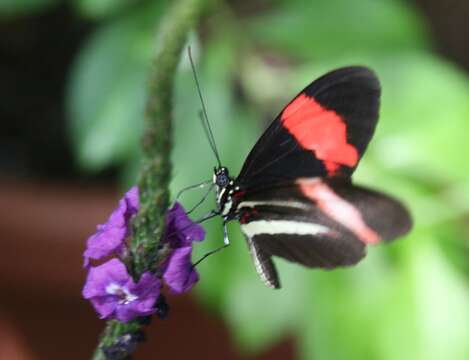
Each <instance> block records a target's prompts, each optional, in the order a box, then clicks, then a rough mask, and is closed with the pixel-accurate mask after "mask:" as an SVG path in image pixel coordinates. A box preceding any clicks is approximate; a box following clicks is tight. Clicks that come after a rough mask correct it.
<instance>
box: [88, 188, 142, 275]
mask: <svg viewBox="0 0 469 360" xmlns="http://www.w3.org/2000/svg"><path fill="white" fill-rule="evenodd" d="M138 209H139V198H138V187H136V186H134V187H132V188H131V189H130V190H129V191H128V192H127V193H126V194H125V195H124V197H123V198H122V199H121V200H120V201H119V206H118V207H117V209H115V210H114V211H113V212H112V214H111V215H110V216H109V218H108V220H107V222H106V223H105V224H103V225H98V227H97V231H96V233H95V234H93V235H91V236H90V237H89V238H88V241H87V246H86V250H85V252H84V253H83V257H84V267H88V266H89V263H90V259H93V260H99V259H102V258H104V257H107V256H110V255H113V254H118V253H120V252H122V249H123V247H124V242H125V239H126V237H127V236H128V235H129V233H130V221H131V218H132V216H133V215H135V214H136V213H137V212H138Z"/></svg>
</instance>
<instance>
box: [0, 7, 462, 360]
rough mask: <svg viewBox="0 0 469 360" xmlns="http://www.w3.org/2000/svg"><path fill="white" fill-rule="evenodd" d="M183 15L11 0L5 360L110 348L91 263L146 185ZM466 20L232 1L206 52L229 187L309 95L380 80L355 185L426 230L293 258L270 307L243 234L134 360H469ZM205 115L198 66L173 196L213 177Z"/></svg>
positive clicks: (184, 80) (189, 88) (2, 257)
mask: <svg viewBox="0 0 469 360" xmlns="http://www.w3.org/2000/svg"><path fill="white" fill-rule="evenodd" d="M170 3H171V2H170V1H150V0H73V1H59V0H0V117H1V120H0V121H1V122H0V129H1V131H0V204H1V206H0V233H1V251H0V294H1V296H0V359H12V360H30V359H63V358H66V359H86V358H89V356H90V354H91V352H92V351H93V348H94V346H95V344H96V342H97V338H98V335H99V333H100V331H101V329H102V327H103V325H104V323H103V322H101V321H99V320H98V319H97V317H96V315H95V314H94V311H93V309H92V308H91V306H90V305H89V304H88V303H86V302H85V301H84V300H82V299H81V296H80V291H81V287H82V284H83V281H84V277H85V275H86V274H85V272H84V271H83V269H82V267H81V265H82V258H81V253H82V251H83V249H84V245H85V240H86V238H87V237H88V236H89V235H90V234H91V233H93V231H94V229H95V226H96V224H97V223H102V222H104V221H105V220H106V218H107V216H108V214H109V213H110V211H111V210H112V209H113V208H114V207H115V206H116V204H117V200H118V198H119V197H120V194H121V193H122V192H123V191H125V189H127V188H128V187H129V186H130V185H131V184H133V183H135V181H136V176H137V172H138V167H139V156H140V155H139V137H140V135H141V130H142V118H143V115H142V114H143V106H144V103H145V99H146V79H147V75H148V71H149V64H150V61H151V58H152V54H153V52H154V49H155V47H156V46H157V44H158V39H159V37H158V33H157V31H156V30H157V28H158V24H159V22H160V19H161V18H162V16H164V14H165V13H166V12H167V10H168V6H169V5H170ZM468 18H469V2H467V1H466V0H451V1H440V0H380V1H376V0H360V1H350V0H275V1H267V0H251V1H234V0H232V1H226V2H224V3H222V5H221V6H220V7H219V8H218V9H217V11H215V12H214V13H212V14H211V15H210V16H207V17H206V18H204V20H203V21H202V25H201V26H200V28H199V29H198V31H197V32H194V33H193V34H192V35H191V39H190V44H191V45H192V46H193V48H194V51H195V55H196V61H197V67H198V69H199V72H200V77H201V82H202V86H203V91H204V95H205V98H206V102H207V104H208V111H209V117H210V118H211V121H212V126H213V130H214V133H215V137H216V141H217V143H218V147H219V150H220V153H221V157H222V160H223V162H224V164H225V165H227V166H228V167H229V168H230V169H231V172H232V174H237V172H238V171H239V169H240V167H241V165H242V162H243V160H244V158H245V156H246V155H247V153H248V152H249V150H250V148H251V147H252V146H253V144H254V142H255V140H256V139H257V137H258V136H259V135H260V134H261V132H262V130H263V129H264V128H265V127H266V125H267V124H268V123H269V122H270V121H271V120H272V119H273V118H274V117H275V116H276V114H277V113H278V112H279V111H280V110H281V109H282V107H283V105H284V104H285V103H286V102H288V101H289V100H290V99H291V98H292V97H293V96H294V95H295V94H296V93H297V92H298V91H299V90H301V89H302V88H303V87H304V86H305V85H307V84H308V83H309V82H311V81H312V80H313V79H314V78H316V77H317V76H319V75H321V74H322V73H324V72H326V71H328V70H332V69H333V68H335V67H338V66H344V65H351V64H363V65H367V66H370V67H371V68H373V69H374V70H375V71H376V72H377V74H378V75H379V77H380V79H381V82H382V87H383V96H382V108H381V118H380V121H379V124H378V127H377V130H376V134H375V137H374V139H373V140H372V142H371V144H370V146H369V148H368V151H367V153H366V155H365V157H364V159H363V161H362V162H361V165H360V166H359V168H358V170H357V172H356V175H355V181H356V182H357V183H360V184H363V185H367V186H370V187H373V188H375V189H379V190H382V191H385V192H389V193H392V194H394V195H395V196H397V197H399V198H401V199H402V200H404V202H405V203H406V204H407V205H408V207H409V208H410V209H411V212H412V214H413V217H414V221H415V227H414V229H413V231H412V233H411V234H410V235H408V236H407V237H406V238H403V239H401V240H399V241H397V242H395V243H393V244H392V245H390V246H387V247H373V248H372V249H370V251H369V255H368V257H367V258H366V259H365V260H364V261H363V262H362V263H360V265H359V266H356V267H354V268H352V269H347V270H337V271H333V272H321V271H308V270H306V269H303V268H301V267H298V266H294V265H291V264H288V263H285V262H283V261H277V264H278V266H279V272H280V275H281V280H282V284H283V289H282V290H280V291H272V290H270V289H267V288H266V287H265V286H264V285H263V284H262V283H261V282H260V281H259V280H258V278H257V275H256V273H255V270H254V266H253V265H252V264H251V261H250V258H249V254H248V252H247V251H246V245H245V243H244V239H243V237H242V235H241V233H240V229H239V225H238V224H236V223H233V224H230V228H229V230H230V238H231V241H232V246H231V247H230V248H228V249H227V250H225V251H224V252H222V253H220V254H218V255H217V256H213V257H211V258H210V259H208V260H207V261H205V262H204V263H202V264H201V265H200V273H201V281H200V282H199V284H198V285H197V286H196V288H195V290H194V291H193V292H192V294H191V295H189V296H183V297H170V298H169V302H170V305H171V314H170V317H169V319H168V320H165V321H160V320H154V321H153V323H152V324H151V326H150V327H149V328H148V329H147V330H148V331H147V334H148V341H147V342H146V343H145V344H143V345H142V346H141V348H139V349H138V351H137V353H136V357H135V358H136V359H153V358H163V357H164V356H166V357H168V356H169V357H170V358H172V359H183V358H184V359H186V358H191V359H199V358H205V359H212V358H213V359H300V360H303V359H308V360H309V359H312V360H341V359H360V360H367V359H370V360H372V359H380V360H381V359H383V360H388V359H389V360H391V359H392V360H394V359H414V360H415V359H425V360H433V359H434V360H442V359H455V360H463V359H469V341H468V339H469V251H468V250H469V248H468V241H469V225H468V219H469V162H468V156H469V141H468V140H467V136H468V134H469V77H468V73H467V71H468V70H469V48H468V47H467V38H468V35H469V24H468V23H467V19H468ZM199 107H200V105H199V102H198V97H197V94H196V92H195V86H194V82H193V80H192V75H191V73H190V68H189V66H188V61H187V59H186V56H185V54H184V56H183V57H182V59H181V63H180V69H179V72H178V76H177V81H176V93H175V110H174V111H175V123H174V150H173V161H174V163H173V164H174V169H173V175H174V177H173V179H174V180H173V183H172V192H173V194H174V193H175V192H176V191H177V190H178V189H180V188H182V187H184V186H187V185H190V184H193V183H196V182H199V181H202V180H205V179H208V178H210V177H211V174H212V169H213V165H214V164H215V159H214V157H213V154H211V152H210V150H209V145H208V141H207V140H206V139H205V137H204V134H203V130H202V128H201V126H200V123H199V120H198V116H197V111H198V109H199ZM160 136H166V135H165V134H161V135H160ZM200 195H201V194H191V195H188V196H187V197H185V198H184V201H183V202H184V204H185V205H186V206H190V205H191V204H193V203H194V202H195V201H196V200H197V199H198V197H199V196H200ZM210 206H213V200H212V204H207V207H206V209H208V208H209V207H210ZM206 209H201V210H200V211H201V212H203V211H204V210H206ZM205 228H206V229H207V231H208V236H207V238H206V240H205V241H204V243H203V244H201V245H200V246H199V247H198V248H197V254H196V255H197V256H199V255H200V254H202V253H204V252H205V251H207V250H208V249H213V248H214V247H217V246H218V245H219V244H220V243H221V241H222V227H221V224H220V222H219V221H218V220H213V221H211V222H209V223H207V224H206V225H205ZM182 344H184V346H181V345H182Z"/></svg>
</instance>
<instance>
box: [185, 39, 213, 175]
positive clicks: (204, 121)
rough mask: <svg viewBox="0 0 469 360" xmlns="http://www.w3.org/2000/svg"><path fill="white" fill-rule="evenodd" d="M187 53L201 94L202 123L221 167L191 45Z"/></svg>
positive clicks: (198, 91)
mask: <svg viewBox="0 0 469 360" xmlns="http://www.w3.org/2000/svg"><path fill="white" fill-rule="evenodd" d="M187 53H188V55H189V61H190V63H191V68H192V74H193V75H194V81H195V86H196V88H197V93H198V94H199V98H200V103H201V104H202V112H201V114H200V117H201V120H202V125H203V128H204V131H205V134H206V135H207V138H208V141H209V143H210V147H211V148H212V151H213V153H214V154H215V157H216V158H217V162H218V166H219V167H221V161H220V155H219V154H218V150H217V145H216V143H215V138H214V136H213V132H212V128H211V126H210V122H209V121H208V115H207V108H206V107H205V102H204V99H203V97H202V91H201V90H200V83H199V78H198V77H197V72H196V71H195V65H194V60H193V59H192V52H191V47H190V46H189V47H188V49H187Z"/></svg>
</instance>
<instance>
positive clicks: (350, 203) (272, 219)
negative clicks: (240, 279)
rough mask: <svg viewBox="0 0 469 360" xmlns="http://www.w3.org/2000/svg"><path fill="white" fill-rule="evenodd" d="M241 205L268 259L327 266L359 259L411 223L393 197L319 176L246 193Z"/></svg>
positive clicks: (250, 235)
mask: <svg viewBox="0 0 469 360" xmlns="http://www.w3.org/2000/svg"><path fill="white" fill-rule="evenodd" d="M237 208H238V211H239V213H240V223H241V229H242V230H243V232H244V234H245V235H246V237H247V239H248V244H250V247H252V246H254V247H255V248H256V249H258V252H260V253H262V254H263V258H266V259H269V261H271V259H270V257H271V256H279V257H282V258H284V259H286V260H289V261H292V262H296V263H299V264H301V265H304V266H307V267H319V268H326V269H332V268H335V267H342V266H350V265H354V264H356V263H358V262H359V261H360V260H361V259H362V258H363V257H364V256H365V254H366V246H367V245H369V244H376V243H379V242H381V241H387V240H392V239H394V238H396V237H398V236H400V235H402V234H404V233H406V232H407V231H408V230H409V228H410V226H411V220H410V216H409V214H408V212H407V211H406V210H405V208H404V207H403V206H402V205H401V204H400V203H399V202H398V201H396V200H394V199H392V198H390V197H389V196H387V195H384V194H381V193H379V192H375V191H372V190H368V189H365V188H362V187H356V186H353V185H351V183H350V182H348V181H342V182H339V181H327V180H324V179H320V178H310V179H304V178H303V179H298V180H297V181H295V182H294V183H290V184H283V185H278V186H274V187H270V188H263V189H257V190H255V191H251V192H246V193H245V194H243V197H242V200H241V201H240V202H239V203H238V206H237ZM251 252H252V251H251ZM253 256H254V254H253ZM256 267H257V269H258V272H259V273H260V274H261V272H260V271H259V267H258V266H256ZM261 276H262V277H263V279H264V281H265V274H264V275H263V274H261ZM277 281H278V280H277Z"/></svg>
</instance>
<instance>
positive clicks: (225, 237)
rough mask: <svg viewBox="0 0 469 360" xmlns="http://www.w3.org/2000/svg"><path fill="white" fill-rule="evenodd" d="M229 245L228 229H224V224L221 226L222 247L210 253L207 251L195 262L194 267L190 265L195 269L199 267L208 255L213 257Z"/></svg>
mask: <svg viewBox="0 0 469 360" xmlns="http://www.w3.org/2000/svg"><path fill="white" fill-rule="evenodd" d="M229 245H230V240H229V239H228V229H227V228H226V223H224V224H223V246H220V247H218V248H216V249H214V250H212V251H209V252H208V253H206V254H205V255H204V256H202V257H201V258H200V259H199V260H197V261H196V262H195V263H194V265H192V266H193V267H196V266H197V265H199V264H200V263H201V262H202V261H203V260H205V259H206V258H208V257H209V256H210V255H213V254H215V253H217V252H219V251H221V250H223V249H224V248H226V247H228V246H229Z"/></svg>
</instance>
